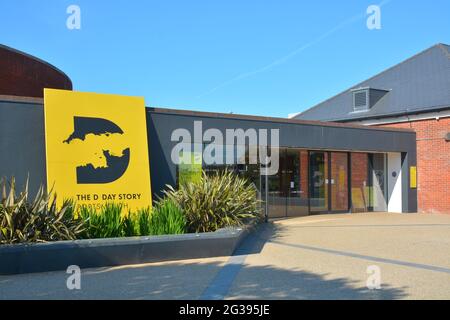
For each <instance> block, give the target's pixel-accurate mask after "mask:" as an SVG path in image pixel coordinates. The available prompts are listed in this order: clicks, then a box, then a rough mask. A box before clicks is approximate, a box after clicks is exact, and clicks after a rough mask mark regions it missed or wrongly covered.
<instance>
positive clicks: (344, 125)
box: [147, 107, 415, 133]
mask: <svg viewBox="0 0 450 320" xmlns="http://www.w3.org/2000/svg"><path fill="white" fill-rule="evenodd" d="M147 110H148V111H150V112H153V113H159V114H175V115H181V116H194V117H195V116H198V117H207V118H221V119H235V120H249V121H263V122H278V123H286V124H303V125H310V126H322V127H335V128H350V129H364V130H376V131H393V132H405V133H415V131H414V130H412V129H403V128H386V127H382V128H381V127H368V126H364V125H359V124H348V123H339V122H325V121H311V120H298V119H289V118H276V117H264V116H252V115H244V114H234V113H233V114H231V113H219V112H204V111H191V110H181V109H168V108H156V107H147Z"/></svg>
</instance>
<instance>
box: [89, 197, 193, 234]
mask: <svg viewBox="0 0 450 320" xmlns="http://www.w3.org/2000/svg"><path fill="white" fill-rule="evenodd" d="M80 216H81V218H82V219H83V220H84V221H85V226H86V230H85V232H84V233H83V238H87V239H95V238H118V237H132V236H150V235H163V234H181V233H184V232H185V226H186V221H185V219H184V215H183V212H182V211H181V209H180V208H178V207H177V206H176V204H174V203H172V202H171V201H168V200H162V201H160V202H159V203H157V204H156V205H155V208H154V209H153V210H150V208H144V209H141V210H138V211H137V212H128V213H127V214H123V206H122V205H120V204H107V205H105V206H103V207H102V208H101V209H100V210H98V211H97V210H95V209H93V208H91V207H81V209H80Z"/></svg>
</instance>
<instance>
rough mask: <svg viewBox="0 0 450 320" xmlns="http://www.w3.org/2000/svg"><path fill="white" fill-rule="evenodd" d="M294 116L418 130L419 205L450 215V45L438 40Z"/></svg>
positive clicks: (423, 209)
mask: <svg viewBox="0 0 450 320" xmlns="http://www.w3.org/2000/svg"><path fill="white" fill-rule="evenodd" d="M294 118H295V119H302V120H320V121H333V122H339V123H353V124H361V125H366V126H372V127H379V128H408V129H412V130H414V131H415V132H416V134H417V170H418V209H419V211H420V212H428V213H450V46H448V45H445V44H437V45H435V46H433V47H431V48H429V49H427V50H425V51H423V52H421V53H419V54H417V55H415V56H413V57H411V58H409V59H407V60H405V61H403V62H401V63H399V64H397V65H395V66H393V67H391V68H389V69H387V70H385V71H383V72H381V73H380V74H377V75H375V76H373V77H372V78H370V79H367V80H365V81H363V82H361V83H358V84H356V85H354V86H353V87H352V88H350V89H348V90H346V91H344V92H342V93H340V94H338V95H336V96H334V97H332V98H330V99H328V100H326V101H324V102H322V103H320V104H318V105H316V106H314V107H312V108H310V109H308V110H306V111H304V112H302V113H301V114H298V115H296V116H294Z"/></svg>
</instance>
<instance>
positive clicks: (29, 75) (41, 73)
mask: <svg viewBox="0 0 450 320" xmlns="http://www.w3.org/2000/svg"><path fill="white" fill-rule="evenodd" d="M44 88H53V89H66V90H72V81H71V80H70V79H69V77H68V76H67V75H65V74H64V73H63V72H62V71H60V70H58V69H57V68H55V67H53V66H52V65H50V64H48V63H46V62H44V61H42V60H39V59H38V58H35V57H33V56H30V55H28V54H26V53H23V52H20V51H17V50H14V49H12V48H9V47H6V46H2V45H0V95H11V96H23V97H38V98H40V97H43V95H44V92H43V89H44Z"/></svg>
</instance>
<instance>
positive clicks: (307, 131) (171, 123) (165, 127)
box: [147, 108, 417, 212]
mask: <svg viewBox="0 0 450 320" xmlns="http://www.w3.org/2000/svg"><path fill="white" fill-rule="evenodd" d="M194 121H202V123H203V130H207V129H209V128H216V129H219V130H221V131H222V133H223V134H224V135H225V130H226V129H238V128H240V129H244V130H246V129H249V128H255V129H269V130H270V129H279V130H280V146H282V147H289V148H303V149H311V150H341V151H349V152H351V151H358V152H401V154H402V186H403V190H404V196H403V198H402V206H403V210H404V212H416V211H417V190H416V189H411V188H409V167H410V166H416V135H415V133H414V132H412V131H407V130H398V129H388V128H383V129H378V128H367V127H363V126H354V125H342V124H336V123H323V122H312V121H311V122H309V121H299V120H285V119H276V118H263V117H252V116H238V115H227V114H215V113H200V112H188V111H187V112H185V111H173V110H165V109H153V108H149V109H148V110H147V124H148V133H149V135H148V139H149V144H150V167H151V168H152V169H151V176H152V190H153V191H154V192H157V190H162V189H163V188H164V187H165V185H166V184H170V185H176V165H174V164H172V161H171V150H172V148H173V147H174V146H175V145H176V143H177V142H173V141H171V134H172V132H173V131H174V130H175V129H177V128H185V129H188V130H189V131H190V132H193V125H194Z"/></svg>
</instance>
